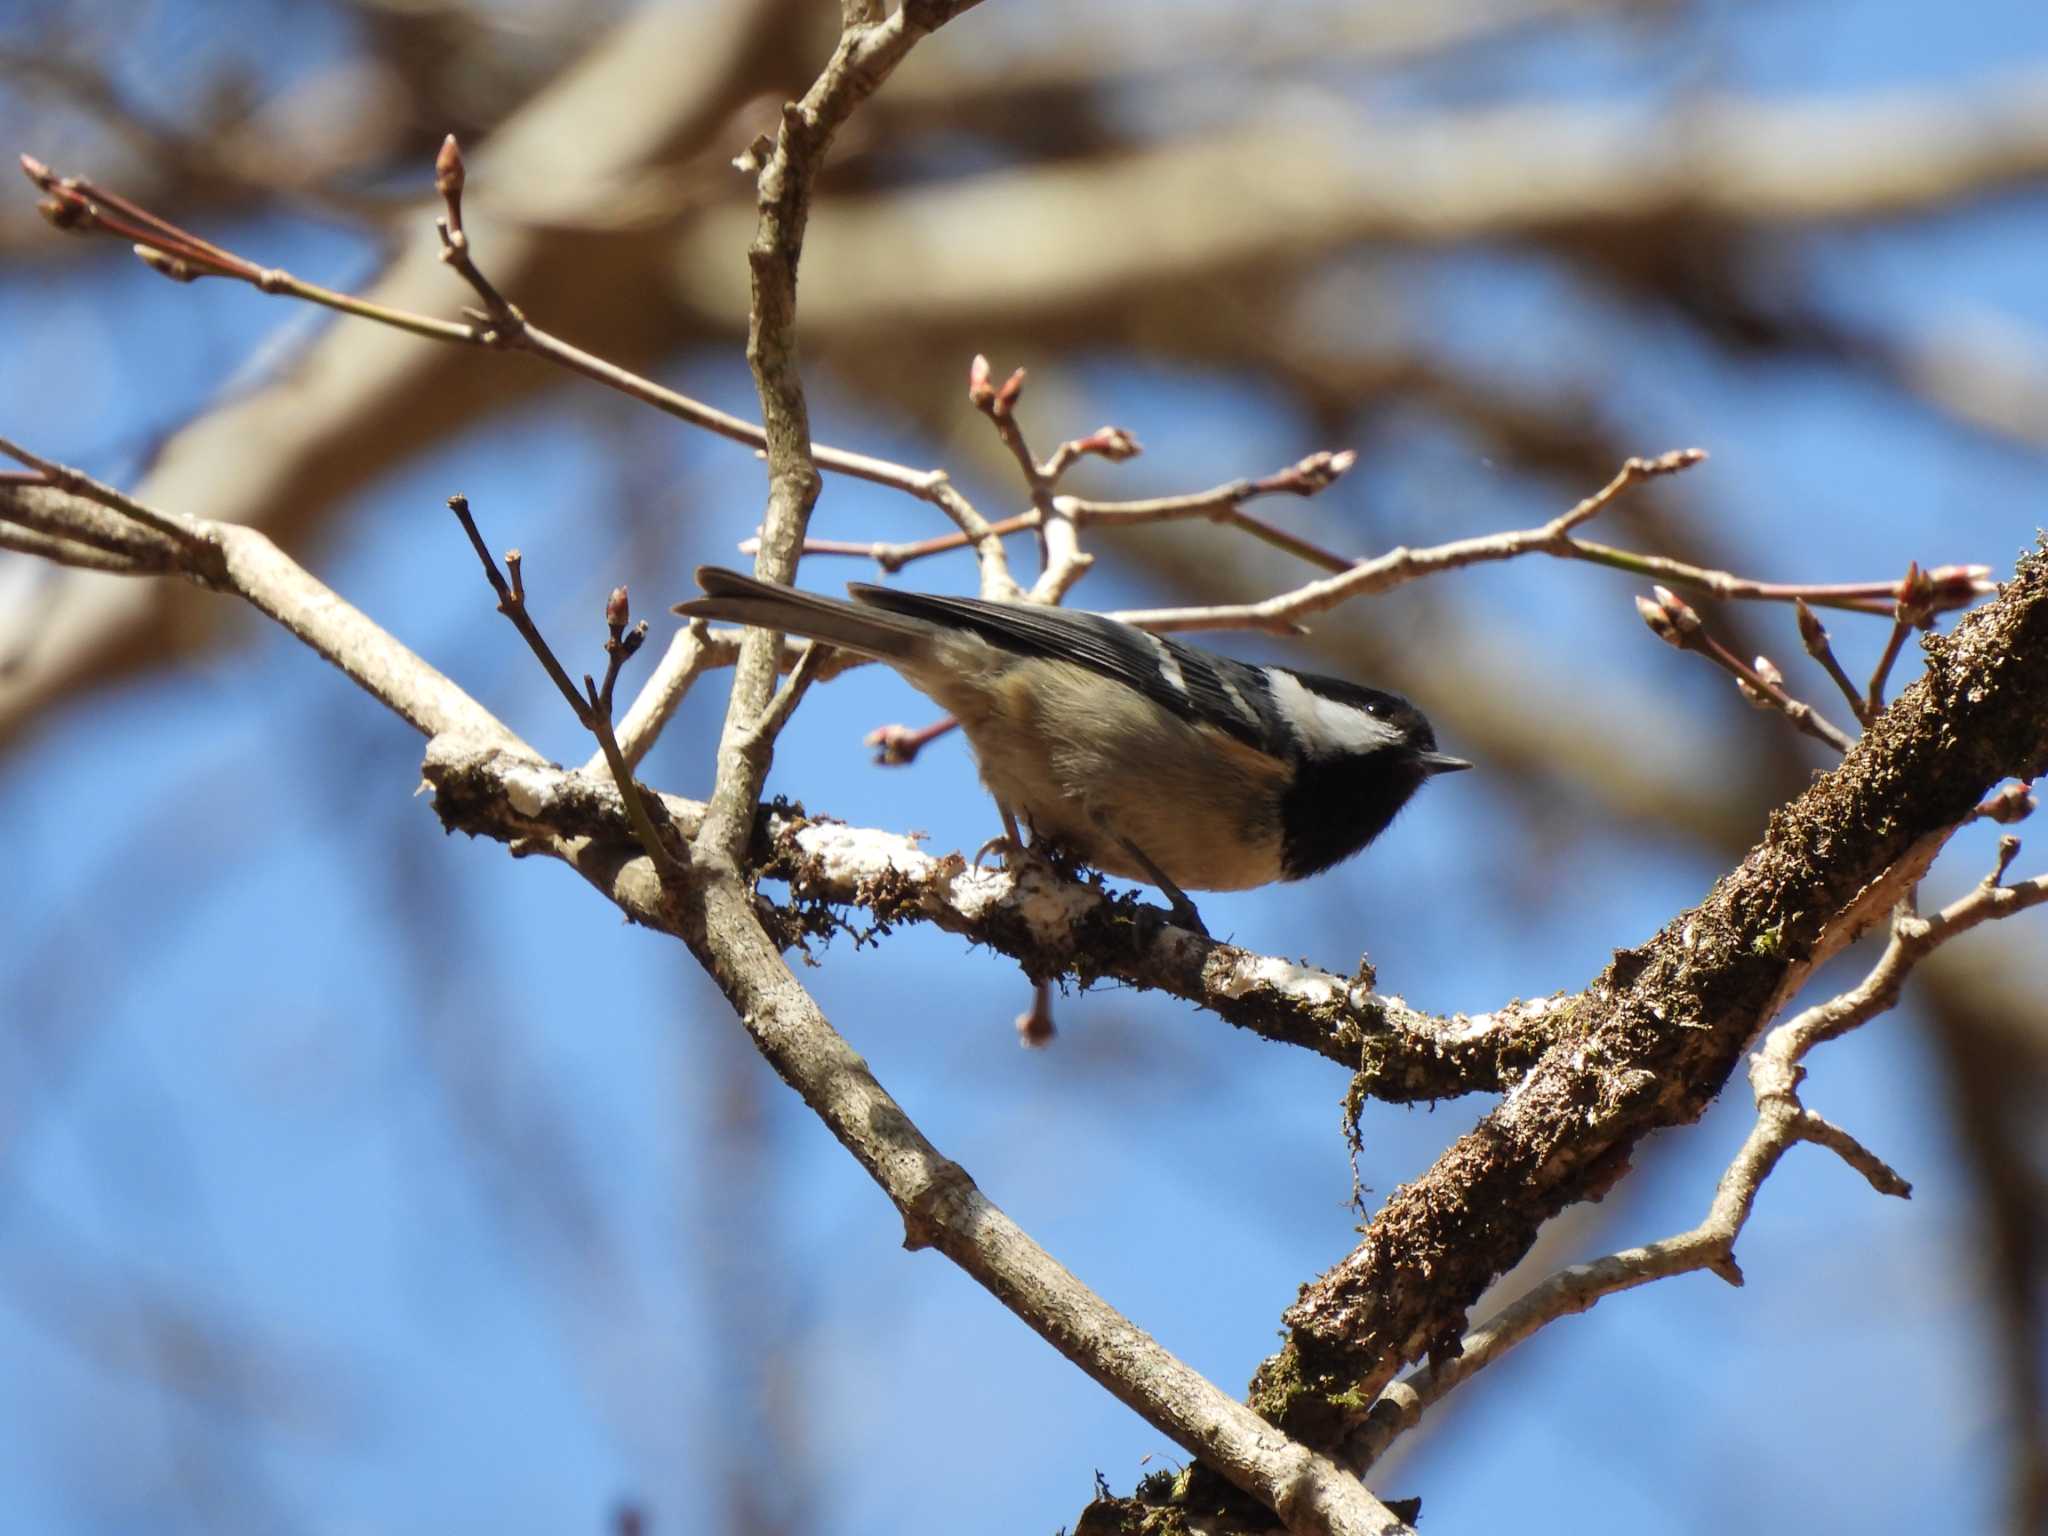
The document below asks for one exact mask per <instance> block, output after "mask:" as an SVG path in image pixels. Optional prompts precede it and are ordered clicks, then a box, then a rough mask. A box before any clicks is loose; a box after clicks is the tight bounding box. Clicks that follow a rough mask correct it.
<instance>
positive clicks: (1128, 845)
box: [1117, 837, 1209, 939]
mask: <svg viewBox="0 0 2048 1536" xmlns="http://www.w3.org/2000/svg"><path fill="white" fill-rule="evenodd" d="M1117 841H1118V842H1119V843H1121V844H1122V845H1123V850H1124V852H1125V853H1128V854H1129V855H1130V856H1131V859H1132V862H1134V863H1135V864H1136V865H1137V866H1138V868H1140V869H1142V870H1143V871H1145V878H1146V879H1148V880H1150V881H1151V882H1152V883H1153V884H1154V885H1156V886H1158V887H1159V889H1160V891H1161V893H1162V894H1163V895H1164V896H1165V897H1166V903H1167V905H1168V906H1169V907H1171V908H1172V909H1173V917H1174V921H1175V922H1177V923H1179V924H1180V925H1181V927H1183V928H1185V929H1187V930H1188V931H1189V932H1190V933H1199V934H1200V935H1201V936H1202V937H1203V938H1205V939H1206V938H1208V937H1209V930H1208V928H1207V927H1206V926H1205V925H1204V924H1203V922H1202V914H1201V913H1199V912H1197V911H1196V910H1195V904H1194V903H1193V902H1192V901H1189V900H1188V893H1187V892H1186V891H1184V890H1182V889H1181V888H1180V887H1179V886H1177V885H1175V884H1174V883H1173V882H1172V881H1171V880H1169V879H1168V878H1167V876H1166V871H1165V870H1163V869H1161V868H1160V867H1159V866H1158V865H1157V864H1154V863H1153V862H1152V861H1151V860H1150V859H1148V858H1147V857H1145V850H1144V849H1142V848H1140V847H1139V846H1138V845H1137V844H1136V843H1134V842H1132V841H1131V840H1130V839H1129V838H1128V837H1120V838H1118V839H1117Z"/></svg>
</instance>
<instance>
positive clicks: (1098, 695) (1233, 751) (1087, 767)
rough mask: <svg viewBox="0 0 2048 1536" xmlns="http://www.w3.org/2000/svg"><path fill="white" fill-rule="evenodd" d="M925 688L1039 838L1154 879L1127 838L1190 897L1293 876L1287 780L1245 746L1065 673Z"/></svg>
mask: <svg viewBox="0 0 2048 1536" xmlns="http://www.w3.org/2000/svg"><path fill="white" fill-rule="evenodd" d="M960 659H961V660H963V661H965V660H967V658H960ZM976 659H979V658H976ZM917 681H918V682H919V684H920V685H921V686H922V687H923V688H924V691H925V692H927V693H929V694H930V695H931V696H932V697H933V698H935V699H937V700H938V701H939V702H940V703H941V704H943V705H945V706H946V707H947V708H948V709H950V710H951V711H952V712H953V714H954V716H955V717H956V718H958V720H959V721H960V726H961V729H962V730H963V731H964V732H965V734H966V736H967V739H968V741H969V743H970V744H971V745H972V746H973V748H974V754H975V757H976V759H977V760H978V762H979V764H980V767H981V779H982V782H983V783H984V784H986V785H987V786H988V788H989V791H990V793H992V794H993V795H994V796H995V797H996V798H997V799H998V800H1000V801H1002V802H1003V803H1004V804H1006V805H1008V806H1009V807H1010V808H1011V809H1012V810H1013V811H1015V812H1016V813H1017V814H1018V815H1019V816H1021V817H1023V818H1024V820H1025V821H1026V822H1028V823H1029V824H1030V826H1031V831H1032V834H1033V836H1034V837H1035V838H1038V839H1043V840H1048V841H1051V842H1054V843H1057V844H1059V845H1060V846H1061V847H1063V848H1065V849H1066V850H1067V851H1068V852H1070V853H1072V854H1073V855H1075V856H1076V857H1077V858H1079V859H1081V860H1082V861H1083V862H1085V863H1087V864H1090V865H1092V866H1093V867H1095V868H1096V869H1099V870H1101V871H1102V872H1103V873H1104V874H1109V875H1116V876H1118V877H1120V878H1123V879H1127V880H1137V881H1146V882H1149V880H1150V876H1149V875H1148V874H1147V872H1146V871H1145V870H1144V869H1143V868H1142V867H1141V866H1140V865H1138V863H1137V862H1136V861H1135V860H1133V859H1132V858H1131V856H1130V854H1129V853H1128V852H1127V851H1126V850H1125V848H1124V847H1123V840H1125V839H1128V840H1129V841H1130V842H1132V843H1135V844H1136V845H1137V846H1138V847H1139V848H1142V849H1143V850H1144V851H1145V854H1146V856H1147V857H1148V858H1150V859H1151V860H1152V861H1153V863H1155V864H1157V865H1158V866H1159V867H1160V868H1161V869H1162V870H1164V871H1165V872H1166V874H1167V876H1168V877H1169V878H1170V879H1171V880H1173V882H1174V883H1175V884H1176V885H1179V886H1180V887H1181V888H1182V889H1183V890H1199V891H1236V890H1246V889H1249V888H1250V887H1252V886H1257V885H1265V884H1268V883H1270V882H1272V881H1274V880H1278V879H1280V878H1281V877H1282V874H1281V866H1280V854H1281V825H1280V796H1281V792H1282V790H1283V788H1284V781H1285V777H1286V770H1285V768H1284V767H1283V766H1282V765H1281V764H1280V763H1278V762H1277V761H1275V760H1274V759H1272V758H1269V757H1267V756H1265V755H1264V754H1263V753H1260V752H1257V751H1254V750H1253V749H1252V748H1250V747H1248V746H1246V745H1245V744H1244V743H1242V742H1240V741H1238V740H1236V739H1235V738H1234V737H1231V736H1229V735H1227V734H1225V733H1224V732H1222V731H1219V730H1216V729H1214V728H1211V727H1204V726H1198V725H1191V724H1189V723H1188V722H1186V721H1183V720H1180V719H1178V718H1176V717H1174V716H1172V715H1170V714H1167V713H1166V712H1164V711H1163V710H1160V709H1158V708H1157V707H1156V706H1154V705H1153V704H1151V703H1150V702H1149V701H1148V700H1146V699H1145V698H1143V697H1142V696H1141V695H1139V694H1138V693H1136V692H1135V691H1133V690H1132V689H1129V688H1126V687H1124V686H1123V685H1121V684H1118V683H1114V682H1109V681H1107V680H1104V679H1100V678H1097V677H1095V676H1093V675H1092V674H1089V673H1087V672H1085V671H1084V670H1083V669H1081V668H1079V667H1076V666H1073V665H1071V664H1069V663H1065V662H1054V661H1043V660H1037V659H1032V660H1016V659H1014V658H1004V659H1003V660H1002V661H1000V662H991V663H990V664H988V665H986V666H984V667H977V666H974V665H973V664H972V663H971V662H970V663H969V665H967V666H965V667H963V668H960V669H959V670H956V671H954V672H953V673H952V675H950V676H947V677H930V678H926V677H921V678H919V679H918V680H917Z"/></svg>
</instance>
